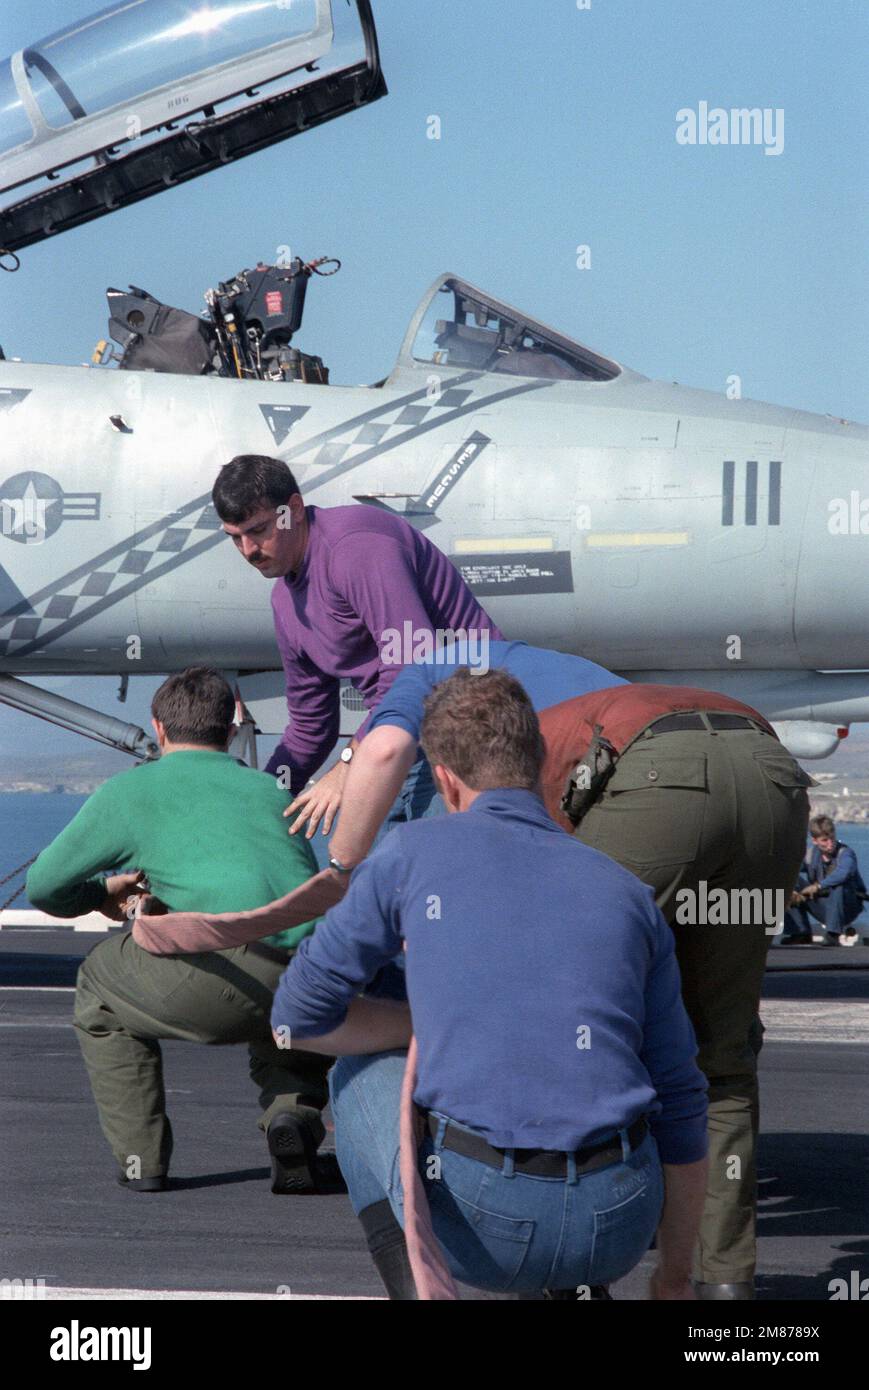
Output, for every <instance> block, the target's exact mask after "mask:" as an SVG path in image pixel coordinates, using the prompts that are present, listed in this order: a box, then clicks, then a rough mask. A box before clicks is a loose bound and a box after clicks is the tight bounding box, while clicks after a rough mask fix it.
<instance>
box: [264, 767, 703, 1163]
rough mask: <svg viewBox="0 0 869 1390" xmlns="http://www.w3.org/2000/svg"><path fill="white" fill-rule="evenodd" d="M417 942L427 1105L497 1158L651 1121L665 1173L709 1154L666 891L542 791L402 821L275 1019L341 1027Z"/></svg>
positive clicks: (568, 1145)
mask: <svg viewBox="0 0 869 1390" xmlns="http://www.w3.org/2000/svg"><path fill="white" fill-rule="evenodd" d="M405 943H406V949H407V993H408V999H409V1001H410V1006H411V1011H412V1014H413V1024H414V1032H415V1034H416V1037H417V1042H418V1045H419V1069H418V1084H417V1089H416V1092H415V1099H416V1101H417V1103H418V1104H419V1105H421V1106H423V1107H425V1108H428V1109H431V1110H437V1111H439V1112H441V1113H442V1114H445V1115H447V1116H449V1117H450V1118H451V1119H453V1120H456V1121H457V1122H458V1123H459V1124H463V1125H467V1126H469V1127H470V1128H471V1129H475V1130H477V1131H479V1132H480V1133H482V1134H484V1135H485V1136H486V1138H487V1139H488V1141H489V1142H490V1143H491V1144H493V1145H495V1146H496V1147H499V1148H511V1147H512V1148H535V1149H536V1148H541V1149H550V1150H568V1151H569V1150H573V1149H576V1148H579V1147H581V1146H583V1145H585V1144H591V1143H595V1142H597V1141H599V1140H602V1139H606V1138H608V1137H609V1136H611V1135H612V1134H613V1133H614V1132H615V1131H616V1130H618V1129H620V1128H622V1127H623V1126H625V1125H629V1124H631V1123H632V1122H633V1121H634V1120H635V1119H637V1118H638V1117H639V1116H640V1115H649V1116H650V1117H651V1116H654V1118H653V1119H651V1127H652V1132H653V1133H654V1135H655V1137H656V1139H657V1141H658V1145H659V1148H660V1153H661V1158H662V1159H663V1161H664V1162H665V1163H690V1162H693V1161H695V1160H696V1159H699V1158H702V1157H703V1155H704V1153H705V1152H706V1094H705V1092H706V1083H705V1080H704V1078H703V1076H702V1075H701V1073H700V1071H699V1070H698V1068H697V1066H696V1064H695V1061H694V1058H695V1054H696V1051H697V1044H696V1040H695V1037H694V1031H693V1029H692V1027H691V1023H690V1022H689V1020H688V1016H687V1014H686V1012H685V1007H684V1005H683V1003H682V998H681V991H680V980H679V970H678V967H677V965H676V959H675V955H674V950H673V934H672V932H671V931H670V929H669V927H668V926H667V924H666V922H665V921H664V918H663V917H662V916H661V913H660V912H659V910H658V908H657V907H656V906H655V902H654V897H653V894H652V891H651V889H650V888H648V887H646V886H645V885H644V884H642V883H640V881H639V879H637V878H635V877H634V875H633V874H631V873H629V872H628V871H627V870H626V869H622V868H621V867H620V866H619V865H618V864H615V863H614V862H613V861H612V860H611V859H608V858H607V857H606V856H605V855H603V854H600V853H598V851H597V850H593V849H589V848H588V847H587V846H585V845H583V844H582V843H581V842H580V841H579V840H577V839H574V838H573V837H572V836H570V835H565V833H564V831H563V830H561V829H560V828H559V827H558V826H557V825H556V824H555V822H554V821H552V820H551V819H550V818H549V816H548V815H547V814H546V811H545V809H544V806H543V803H542V802H541V801H540V799H539V797H537V796H536V795H534V794H533V793H532V792H528V791H521V790H517V789H515V788H509V789H499V790H493V791H487V792H482V793H481V794H480V795H479V796H478V797H477V799H476V800H475V802H474V803H473V805H472V807H471V808H470V809H469V810H468V811H466V812H464V813H457V814H453V815H445V816H438V817H434V818H432V819H430V820H422V821H415V822H411V823H410V824H408V825H403V826H399V827H397V828H396V829H395V830H393V831H392V832H391V833H390V834H389V835H388V836H387V837H386V839H385V840H384V841H383V842H382V843H381V845H380V846H379V847H378V848H377V849H376V850H375V851H374V853H373V854H371V855H369V857H368V858H367V859H365V860H364V861H363V862H362V864H360V865H359V867H358V868H357V869H356V870H355V871H354V873H353V876H352V879H351V881H350V886H349V888H348V890H347V894H346V896H345V897H344V899H343V901H342V902H340V903H339V904H338V906H337V907H334V908H332V909H331V911H330V912H329V913H328V914H327V916H326V917H325V919H324V920H323V921H322V922H321V923H320V925H319V926H318V927H317V928H316V930H315V932H314V934H313V936H311V937H308V938H307V939H306V940H305V941H303V942H302V943H301V945H300V947H299V950H298V952H297V954H296V956H295V958H294V960H293V961H292V963H291V965H290V967H289V969H288V970H287V971H286V972H285V974H284V975H283V977H282V978H281V982H280V984H279V986H278V990H277V993H276V995H275V1000H274V1007H273V1010H272V1026H273V1027H274V1028H277V1027H279V1026H281V1025H284V1026H287V1027H289V1029H290V1031H291V1034H294V1035H295V1036H296V1037H299V1038H309V1037H317V1036H319V1035H321V1034H323V1033H327V1032H330V1031H331V1030H332V1029H334V1028H337V1027H338V1026H339V1025H340V1024H341V1023H342V1022H343V1020H344V1018H345V1016H346V1011H347V1008H348V1005H349V1004H350V1002H351V1000H352V999H353V998H354V996H355V995H357V994H358V993H359V992H360V990H362V989H363V988H364V986H365V985H366V984H367V983H368V981H370V980H371V979H372V977H373V976H374V975H375V974H376V972H377V971H378V970H379V969H380V967H381V966H383V965H385V964H386V962H387V961H390V960H392V959H393V958H394V957H395V955H396V954H397V953H398V952H399V951H400V950H401V948H402V945H403V944H405Z"/></svg>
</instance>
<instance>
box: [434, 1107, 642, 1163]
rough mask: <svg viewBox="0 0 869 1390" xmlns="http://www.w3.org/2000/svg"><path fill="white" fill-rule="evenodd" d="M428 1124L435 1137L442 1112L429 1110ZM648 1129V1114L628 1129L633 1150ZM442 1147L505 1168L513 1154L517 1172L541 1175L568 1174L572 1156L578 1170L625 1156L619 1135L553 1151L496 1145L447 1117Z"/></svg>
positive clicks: (611, 1161)
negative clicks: (569, 1150)
mask: <svg viewBox="0 0 869 1390" xmlns="http://www.w3.org/2000/svg"><path fill="white" fill-rule="evenodd" d="M425 1124H426V1128H427V1130H428V1132H429V1134H430V1135H431V1136H432V1138H436V1136H437V1133H438V1129H439V1128H440V1124H441V1120H440V1116H438V1115H433V1114H432V1113H431V1111H428V1112H427V1114H426V1116H425ZM647 1133H648V1125H647V1124H646V1118H645V1116H644V1115H641V1116H640V1118H639V1119H638V1120H635V1121H634V1123H633V1124H632V1125H631V1127H630V1129H629V1130H628V1143H629V1145H630V1148H631V1152H632V1153H633V1151H634V1149H637V1148H639V1146H640V1144H642V1142H643V1140H644V1139H645V1137H646V1134H647ZM443 1147H444V1148H445V1149H451V1150H452V1152H453V1153H457V1154H462V1155H464V1157H465V1158H475V1159H476V1160H477V1162H478V1163H485V1164H486V1166H487V1167H489V1168H499V1169H500V1168H503V1166H504V1156H505V1154H508V1153H512V1154H513V1163H514V1166H515V1169H516V1172H517V1173H529V1174H531V1175H533V1176H534V1177H538V1178H566V1177H567V1160H568V1158H570V1157H571V1156H572V1157H573V1159H574V1160H575V1162H576V1171H577V1174H579V1173H590V1172H592V1171H593V1170H594V1169H595V1168H605V1167H606V1166H607V1165H608V1164H610V1163H618V1161H619V1160H620V1158H621V1156H622V1141H621V1139H619V1138H618V1136H614V1137H613V1138H612V1139H604V1140H603V1141H602V1143H600V1144H591V1145H589V1146H588V1148H585V1149H576V1150H575V1152H574V1153H573V1155H570V1154H567V1153H554V1152H553V1151H552V1150H551V1149H493V1148H492V1146H491V1144H487V1143H486V1141H485V1139H484V1138H483V1136H482V1135H481V1134H473V1133H472V1132H471V1131H470V1130H468V1129H460V1128H459V1127H458V1126H457V1125H454V1124H452V1123H451V1121H449V1120H447V1127H446V1130H445V1131H444V1137H443Z"/></svg>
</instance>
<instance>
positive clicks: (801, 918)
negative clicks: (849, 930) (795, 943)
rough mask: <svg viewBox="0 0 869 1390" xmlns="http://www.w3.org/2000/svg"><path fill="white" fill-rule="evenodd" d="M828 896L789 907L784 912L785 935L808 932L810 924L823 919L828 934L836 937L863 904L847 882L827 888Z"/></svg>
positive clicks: (786, 936)
mask: <svg viewBox="0 0 869 1390" xmlns="http://www.w3.org/2000/svg"><path fill="white" fill-rule="evenodd" d="M829 894H830V895H829V897H825V898H815V899H809V901H808V902H805V903H800V904H798V905H797V906H796V907H789V908H788V910H787V912H786V913H785V922H784V937H783V940H785V941H787V939H788V937H789V936H802V935H804V934H809V935H811V930H812V923H811V920H810V916H811V917H813V918H814V919H815V921H816V922H822V923H823V924H824V927H825V929H826V931H827V934H828V935H829V936H839V935H840V934H841V932H842V931H843V930H844V929H845V927H848V926H850V925H851V923H852V922H854V921H856V919H857V918H858V917H859V916H860V910H861V907H862V903H861V902H860V900H859V898H857V897H856V895H855V894H854V892H853V891H852V890H850V889H849V888H848V886H847V884H844V883H840V884H837V885H836V887H835V888H831V889H830V890H829Z"/></svg>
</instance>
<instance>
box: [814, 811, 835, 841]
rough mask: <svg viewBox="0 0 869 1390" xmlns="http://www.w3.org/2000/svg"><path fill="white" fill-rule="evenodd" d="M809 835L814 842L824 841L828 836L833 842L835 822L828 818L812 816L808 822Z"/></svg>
mask: <svg viewBox="0 0 869 1390" xmlns="http://www.w3.org/2000/svg"><path fill="white" fill-rule="evenodd" d="M809 834H810V835H811V836H812V839H816V840H822V839H826V838H827V836H828V835H832V837H833V839H834V840H835V838H836V822H835V821H834V820H831V819H830V817H829V816H812V819H811V820H810V821H809Z"/></svg>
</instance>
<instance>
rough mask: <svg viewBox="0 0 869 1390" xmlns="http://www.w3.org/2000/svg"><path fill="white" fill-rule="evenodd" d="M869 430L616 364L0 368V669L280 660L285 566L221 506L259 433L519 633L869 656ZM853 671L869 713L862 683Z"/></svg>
mask: <svg viewBox="0 0 869 1390" xmlns="http://www.w3.org/2000/svg"><path fill="white" fill-rule="evenodd" d="M867 441H869V430H867V428H866V427H865V426H863V425H858V424H852V423H847V422H843V421H837V420H833V419H829V418H826V417H821V416H818V415H813V414H809V413H806V412H803V411H799V410H793V409H783V408H780V407H777V406H771V405H765V404H762V403H758V402H756V401H751V400H730V399H728V398H727V397H726V396H724V395H717V394H714V393H711V392H707V391H699V390H693V389H690V388H687V387H683V386H678V385H670V384H665V383H661V382H655V381H651V380H648V379H647V378H645V377H642V376H640V375H638V374H636V373H634V372H632V371H630V370H628V369H626V368H622V369H620V371H619V374H618V375H616V376H615V378H614V379H612V380H608V381H589V380H558V379H555V380H551V379H545V378H541V377H529V376H521V375H511V374H505V373H501V372H491V371H479V370H473V369H468V368H466V367H454V366H450V365H448V364H446V363H442V362H441V363H438V364H437V365H433V363H432V362H431V361H415V360H414V359H413V357H412V356H411V354H410V351H409V350H408V349H407V345H406V346H405V349H403V351H402V354H401V357H400V358H399V362H398V365H397V367H396V369H395V370H394V372H393V373H392V375H391V376H390V377H389V378H388V379H387V381H386V382H385V383H384V384H383V385H382V386H378V387H359V388H354V387H340V386H338V387H336V386H328V387H324V386H305V385H302V384H297V383H292V384H290V383H284V382H278V383H269V382H258V381H255V382H239V381H230V380H226V379H223V378H220V377H184V376H169V375H161V374H156V373H141V372H113V371H99V370H83V369H82V368H78V367H59V366H47V365H33V364H25V363H17V362H2V363H0V523H2V527H0V530H2V533H0V670H2V671H4V672H7V673H11V674H19V675H27V676H31V677H38V676H39V675H49V674H58V673H76V674H94V673H121V674H131V673H132V674H140V673H143V672H151V671H153V672H163V671H168V670H173V669H177V668H181V667H183V666H186V665H188V664H190V663H191V662H199V661H202V662H208V663H210V664H214V665H217V666H221V667H225V668H227V669H232V670H273V669H275V668H276V667H277V666H278V665H279V661H278V656H277V651H276V647H275V640H274V634H273V629H272V620H271V610H270V604H269V590H270V587H271V585H270V583H266V582H264V581H263V580H262V578H261V577H260V576H259V575H258V574H257V573H256V572H255V571H254V570H253V569H252V568H251V567H250V566H248V565H246V564H245V563H244V562H243V561H242V560H241V558H240V557H239V556H238V555H237V554H236V553H235V552H234V549H233V547H232V543H231V542H230V541H229V540H228V539H227V538H226V537H224V536H223V533H222V530H221V529H220V526H219V522H218V520H217V518H216V516H215V514H214V512H213V510H212V508H211V506H210V491H211V486H212V483H213V481H214V477H215V474H216V473H217V470H218V468H219V467H220V466H221V465H222V464H223V463H224V462H226V461H227V460H228V459H229V458H231V457H232V456H233V455H234V454H237V453H255V452H261V453H266V454H272V455H275V456H277V457H281V458H283V459H285V460H286V461H287V462H288V463H289V465H290V467H291V468H292V469H293V471H294V473H295V475H296V477H297V479H298V482H299V485H300V488H301V491H302V493H303V496H304V498H305V500H306V502H309V503H313V504H315V505H316V506H320V507H331V506H338V505H346V504H348V503H354V501H355V505H374V506H387V507H390V508H392V509H394V510H396V511H398V512H399V513H400V514H402V515H407V518H408V520H409V521H411V523H413V524H416V525H420V526H422V527H423V528H424V529H426V531H427V534H428V535H429V536H430V538H431V539H432V540H433V541H434V542H435V543H436V544H437V545H438V546H439V547H440V548H441V549H442V550H443V551H445V552H446V553H447V554H448V555H450V556H451V558H452V559H453V561H454V563H455V564H456V565H457V566H459V567H460V569H461V570H462V572H463V573H464V574H465V576H466V578H467V579H468V581H469V582H470V583H471V585H472V587H473V588H474V589H475V591H476V592H477V594H478V595H479V596H480V598H481V601H482V602H483V605H484V607H486V608H487V610H488V611H489V613H490V614H491V616H492V617H493V618H494V620H495V621H496V622H497V623H498V624H499V625H500V627H501V628H502V629H503V631H504V632H505V634H506V635H507V636H509V637H512V638H523V639H525V640H527V641H530V642H533V643H535V644H537V645H540V646H552V647H557V648H559V649H561V650H565V651H573V652H578V653H581V654H582V655H584V656H587V657H589V658H591V659H593V660H595V661H597V662H600V663H601V664H602V665H605V666H607V667H610V668H611V669H614V670H618V671H623V672H628V673H631V674H633V675H635V676H639V677H640V678H642V677H643V676H645V678H646V679H649V678H653V677H654V676H655V675H656V674H657V675H658V676H659V677H660V674H661V673H673V679H674V680H679V681H681V682H683V683H685V682H686V681H687V677H686V674H685V673H712V672H720V673H722V674H721V678H720V679H718V680H716V679H713V678H712V677H711V676H707V677H706V678H704V681H703V683H704V684H709V685H713V686H715V685H718V686H720V685H722V684H723V683H725V681H726V682H727V684H728V689H734V690H735V689H736V684H739V682H740V681H741V682H742V685H743V686H744V688H745V690H746V691H750V690H751V689H756V688H757V679H756V678H755V679H754V680H753V681H752V680H750V679H748V680H743V677H748V676H749V674H750V673H752V672H754V673H760V672H764V673H772V672H790V673H793V674H796V673H806V672H811V673H815V672H818V671H820V670H825V669H826V670H830V669H831V668H832V669H837V670H840V671H841V670H843V669H850V670H854V669H855V668H866V667H869V617H867V612H866V608H865V605H864V604H862V603H861V601H860V599H861V595H862V592H863V582H864V577H865V574H866V559H865V554H866V547H867V544H869V538H867V537H869V470H867V462H869V450H867ZM864 495H865V499H866V500H865V501H864ZM359 499H362V500H359ZM131 638H138V639H139V644H138V648H136V646H135V644H133V645H132V647H131ZM131 650H132V651H136V650H138V655H135V656H132V657H131V655H130V652H131ZM676 673H679V674H678V675H677V674H676ZM816 679H821V678H816ZM734 682H736V684H734ZM687 683H690V682H687ZM791 685H793V683H792V682H791ZM849 685H850V687H851V690H850V693H851V697H852V704H851V705H850V706H849V708H850V709H851V711H852V714H851V717H864V718H865V717H869V677H866V678H861V681H860V683H859V684H858V685H857V686H856V687H855V686H854V683H853V679H851V678H849ZM801 688H802V689H803V692H804V693H805V691H806V689H808V687H806V685H805V681H803V684H802V687H801ZM857 690H863V691H865V694H866V697H867V698H866V700H864V701H863V702H862V703H863V704H864V705H865V708H866V713H864V714H863V715H862V716H860V715H859V714H856V713H853V711H854V710H855V709H856V708H857V706H855V705H854V704H853V696H854V695H855V693H856V691H857ZM808 703H810V701H807V700H805V699H804V700H802V701H797V705H798V706H799V708H800V709H801V710H802V709H803V708H804V706H807V704H808ZM785 704H787V701H785ZM794 708H796V706H794ZM773 713H780V714H781V713H782V711H781V710H775V711H773ZM785 713H787V711H785ZM842 717H844V715H842Z"/></svg>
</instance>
